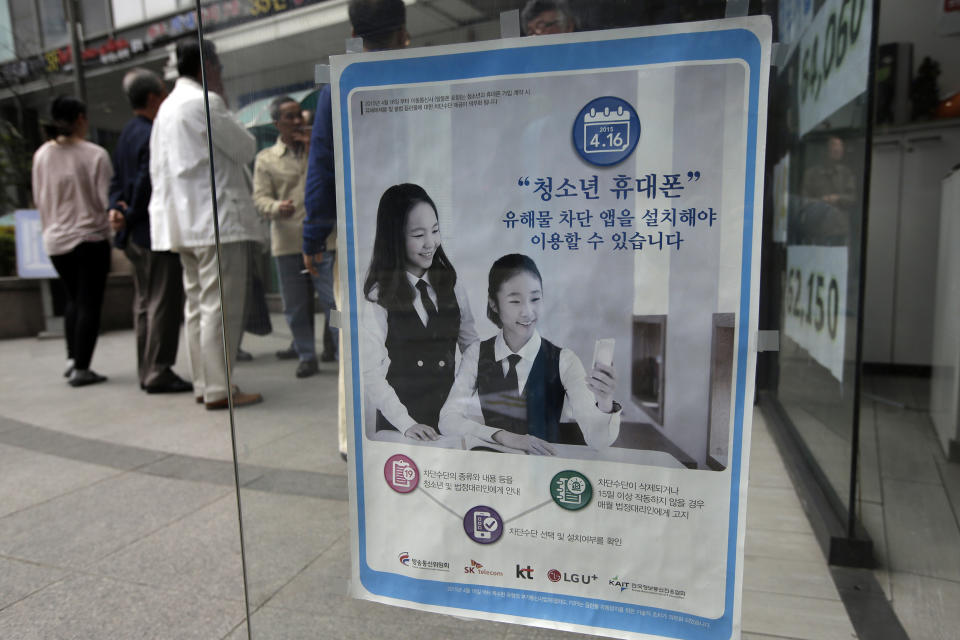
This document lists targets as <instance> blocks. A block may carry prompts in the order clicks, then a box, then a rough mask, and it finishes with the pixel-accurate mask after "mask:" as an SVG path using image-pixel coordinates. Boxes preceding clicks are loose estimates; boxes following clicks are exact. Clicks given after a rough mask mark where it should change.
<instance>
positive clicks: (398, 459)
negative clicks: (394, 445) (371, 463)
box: [383, 453, 420, 493]
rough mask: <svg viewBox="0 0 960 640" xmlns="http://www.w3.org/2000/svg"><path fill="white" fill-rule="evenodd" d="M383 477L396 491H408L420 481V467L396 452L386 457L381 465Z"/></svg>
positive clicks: (414, 487)
mask: <svg viewBox="0 0 960 640" xmlns="http://www.w3.org/2000/svg"><path fill="white" fill-rule="evenodd" d="M383 477H384V478H385V479H386V481H387V484H388V485H390V488H391V489H393V490H394V491H396V492H397V493H410V492H411V491H413V490H414V489H416V488H417V485H418V484H419V483H420V469H418V468H417V465H416V463H414V461H413V460H411V459H410V458H408V457H407V456H405V455H403V454H402V453H397V454H395V455H392V456H390V457H389V458H387V463H386V464H385V465H383Z"/></svg>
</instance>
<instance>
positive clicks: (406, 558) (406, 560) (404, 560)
mask: <svg viewBox="0 0 960 640" xmlns="http://www.w3.org/2000/svg"><path fill="white" fill-rule="evenodd" d="M400 564H405V565H409V564H410V554H409V553H407V552H406V551H403V552H401V553H400Z"/></svg>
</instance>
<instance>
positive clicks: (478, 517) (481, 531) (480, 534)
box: [473, 511, 490, 540]
mask: <svg viewBox="0 0 960 640" xmlns="http://www.w3.org/2000/svg"><path fill="white" fill-rule="evenodd" d="M489 517H490V512H489V511H477V512H476V513H474V514H473V535H474V537H476V538H482V539H484V540H489V539H490V532H489V531H488V530H487V526H486V525H485V524H484V520H486V519H487V518H489Z"/></svg>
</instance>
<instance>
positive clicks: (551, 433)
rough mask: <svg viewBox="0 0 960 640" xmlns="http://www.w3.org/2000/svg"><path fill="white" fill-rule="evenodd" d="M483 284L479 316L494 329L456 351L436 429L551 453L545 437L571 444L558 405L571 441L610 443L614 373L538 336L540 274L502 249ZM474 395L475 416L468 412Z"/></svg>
mask: <svg viewBox="0 0 960 640" xmlns="http://www.w3.org/2000/svg"><path fill="white" fill-rule="evenodd" d="M488 284H489V286H488V303H487V317H488V318H490V320H491V321H493V323H494V324H496V325H497V326H498V327H500V331H499V332H498V333H497V335H495V336H494V337H492V338H490V339H488V340H484V341H483V342H480V343H477V344H474V345H472V346H471V347H470V348H469V349H467V351H466V352H465V353H464V354H463V361H462V363H461V364H460V369H459V370H458V371H457V378H456V381H455V382H454V384H453V388H452V389H451V391H450V396H449V397H448V398H447V402H446V404H445V405H444V407H443V410H442V411H441V412H440V432H441V433H443V434H459V435H473V436H476V437H477V438H479V439H480V440H482V441H485V442H488V443H496V444H500V445H503V446H505V447H510V448H512V449H518V450H521V451H524V452H526V453H532V454H540V455H555V454H556V448H555V447H554V446H553V444H556V443H560V444H575V442H573V441H572V439H570V438H569V436H565V435H563V434H562V433H561V429H560V422H561V416H562V415H563V414H564V407H565V406H566V407H567V408H568V410H569V412H570V413H571V414H572V417H573V419H574V420H575V421H576V423H577V425H578V426H579V428H580V433H581V434H582V436H583V439H582V442H576V443H586V445H587V446H589V447H590V448H592V449H600V448H603V447H608V446H610V445H611V444H613V442H614V440H616V439H617V435H618V434H619V432H620V405H619V404H617V403H616V402H614V400H613V395H614V392H615V391H616V373H615V372H614V369H613V367H612V366H607V365H606V364H601V363H597V364H595V365H594V367H593V370H591V371H590V375H589V377H588V376H587V374H586V372H585V371H584V368H583V364H582V363H581V362H580V358H578V357H577V355H576V354H575V353H573V351H571V350H570V349H563V348H561V347H558V346H556V345H554V344H553V343H551V342H549V341H548V340H546V339H544V338H542V337H541V336H540V333H539V332H538V331H537V321H538V320H539V318H540V312H541V303H542V300H543V279H542V278H541V277H540V272H539V271H538V270H537V265H536V264H535V263H534V261H533V260H531V259H530V258H529V257H527V256H525V255H521V254H516V253H514V254H510V255H506V256H503V257H502V258H500V259H499V260H497V261H496V262H494V263H493V266H492V267H491V269H490V277H489V282H488ZM474 397H477V398H478V399H479V402H480V410H481V413H482V414H483V422H482V423H480V422H477V421H475V420H471V419H470V418H469V417H468V413H469V407H470V404H471V402H472V401H473V400H472V399H473V398H474ZM578 440H579V439H578ZM481 448H482V447H481Z"/></svg>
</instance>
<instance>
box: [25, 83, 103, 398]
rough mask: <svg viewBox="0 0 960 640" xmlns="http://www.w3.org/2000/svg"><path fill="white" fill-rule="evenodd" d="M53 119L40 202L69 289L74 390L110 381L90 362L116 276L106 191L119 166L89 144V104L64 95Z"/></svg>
mask: <svg viewBox="0 0 960 640" xmlns="http://www.w3.org/2000/svg"><path fill="white" fill-rule="evenodd" d="M50 116H51V118H52V120H53V129H54V134H55V136H54V138H53V139H52V140H48V141H47V142H45V143H44V144H43V145H42V146H41V147H40V148H39V149H37V152H36V153H35V154H34V155H33V169H32V179H33V200H34V202H35V203H36V205H37V209H38V210H39V211H40V223H41V225H42V227H43V247H44V249H45V250H46V252H47V255H48V256H50V261H51V262H52V263H53V268H54V269H56V271H57V274H58V275H59V276H60V280H61V281H62V282H63V285H64V288H65V289H66V292H67V306H66V310H65V312H64V333H65V335H66V340H67V370H66V372H65V373H64V375H65V376H66V377H67V382H68V383H69V384H70V386H73V387H83V386H86V385H90V384H97V383H99V382H104V381H106V379H107V378H106V377H105V376H101V375H99V374H98V373H96V372H94V371H93V369H91V368H90V361H91V360H92V359H93V350H94V348H95V347H96V346H97V336H98V335H99V333H100V313H101V307H102V306H103V292H104V290H105V289H106V286H107V273H108V272H109V271H110V241H109V238H110V223H109V222H108V219H107V189H108V187H109V185H110V178H111V177H112V175H113V168H112V167H111V166H110V154H108V153H107V151H106V149H104V148H103V147H100V146H98V145H95V144H93V143H92V142H88V141H87V140H86V137H87V132H88V130H89V127H90V123H89V122H88V120H87V106H86V105H85V104H84V103H83V102H82V101H80V100H78V99H77V98H74V97H71V96H58V97H57V98H55V99H54V101H53V104H52V105H51V106H50Z"/></svg>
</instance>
